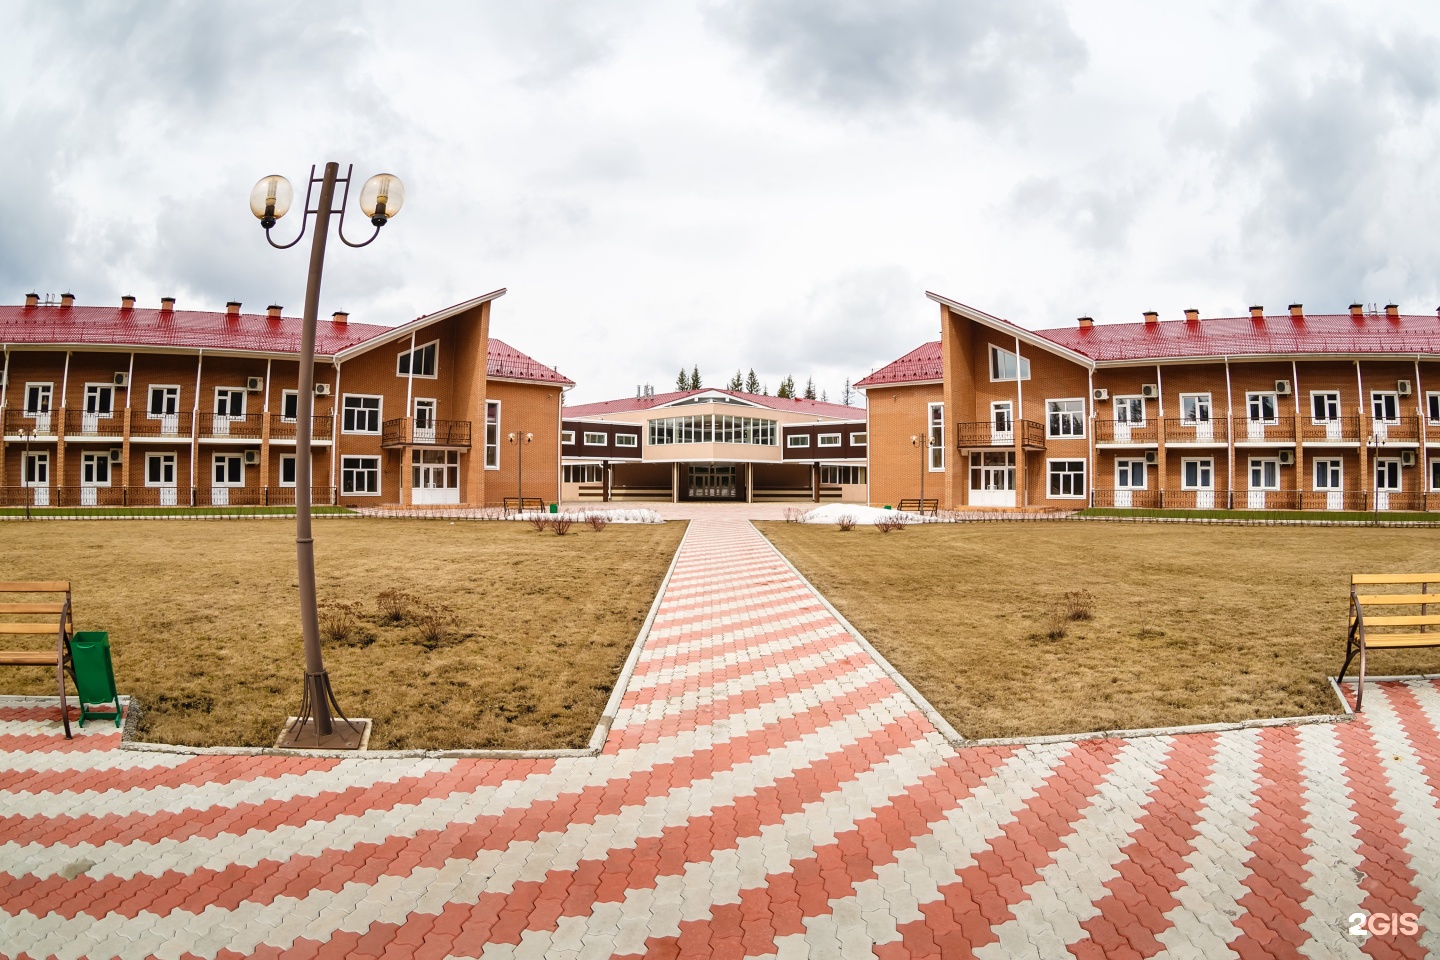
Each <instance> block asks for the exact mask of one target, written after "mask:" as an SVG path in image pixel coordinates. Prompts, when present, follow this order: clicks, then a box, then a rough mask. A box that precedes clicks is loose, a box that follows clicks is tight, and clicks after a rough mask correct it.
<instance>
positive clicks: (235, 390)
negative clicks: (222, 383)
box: [210, 387, 249, 419]
mask: <svg viewBox="0 0 1440 960" xmlns="http://www.w3.org/2000/svg"><path fill="white" fill-rule="evenodd" d="M222 393H223V394H227V395H229V396H231V397H234V395H235V394H239V395H240V412H239V413H235V412H234V411H231V412H229V413H221V412H220V395H221V394H222ZM248 393H249V391H248V390H246V389H245V388H244V387H216V388H215V405H214V406H212V407H211V408H210V409H211V411H212V412H213V413H214V414H215V416H217V417H233V418H237V419H238V418H239V417H243V416H245V411H246V409H247V408H248V407H249V402H248V401H249V397H248V396H246V394H248Z"/></svg>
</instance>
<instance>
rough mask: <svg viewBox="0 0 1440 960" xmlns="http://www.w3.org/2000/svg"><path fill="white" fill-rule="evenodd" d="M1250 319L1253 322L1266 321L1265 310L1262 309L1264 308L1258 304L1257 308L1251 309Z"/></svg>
mask: <svg viewBox="0 0 1440 960" xmlns="http://www.w3.org/2000/svg"><path fill="white" fill-rule="evenodd" d="M1250 319H1251V320H1264V319H1265V308H1264V307H1262V306H1260V305H1259V304H1256V305H1255V306H1253V307H1251V308H1250Z"/></svg>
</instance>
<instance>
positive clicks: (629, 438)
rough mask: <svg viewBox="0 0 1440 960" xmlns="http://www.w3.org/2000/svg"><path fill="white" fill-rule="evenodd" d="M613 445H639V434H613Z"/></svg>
mask: <svg viewBox="0 0 1440 960" xmlns="http://www.w3.org/2000/svg"><path fill="white" fill-rule="evenodd" d="M615 446H617V447H638V446H640V434H638V433H617V434H615Z"/></svg>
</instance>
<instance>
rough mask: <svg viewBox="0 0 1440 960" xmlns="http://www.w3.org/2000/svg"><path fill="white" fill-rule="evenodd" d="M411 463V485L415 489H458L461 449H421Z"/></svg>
mask: <svg viewBox="0 0 1440 960" xmlns="http://www.w3.org/2000/svg"><path fill="white" fill-rule="evenodd" d="M416 452H417V453H418V454H419V455H418V456H417V457H416V458H415V460H414V462H412V463H411V465H410V486H411V488H412V489H415V490H458V489H459V488H460V451H458V450H419V451H416Z"/></svg>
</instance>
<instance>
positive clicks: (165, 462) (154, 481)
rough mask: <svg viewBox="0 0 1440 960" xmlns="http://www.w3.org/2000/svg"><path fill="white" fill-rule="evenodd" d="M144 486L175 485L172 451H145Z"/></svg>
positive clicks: (173, 455)
mask: <svg viewBox="0 0 1440 960" xmlns="http://www.w3.org/2000/svg"><path fill="white" fill-rule="evenodd" d="M145 486H147V487H173V486H175V454H173V453H147V454H145Z"/></svg>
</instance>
